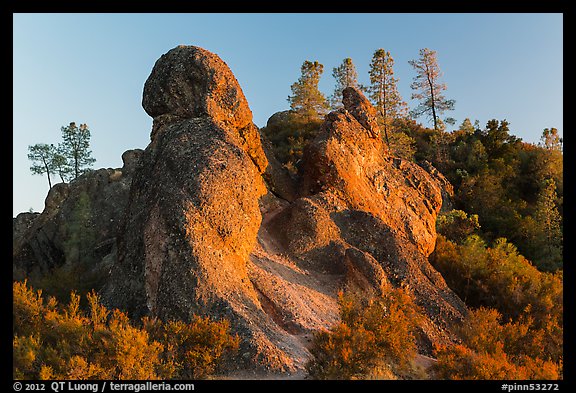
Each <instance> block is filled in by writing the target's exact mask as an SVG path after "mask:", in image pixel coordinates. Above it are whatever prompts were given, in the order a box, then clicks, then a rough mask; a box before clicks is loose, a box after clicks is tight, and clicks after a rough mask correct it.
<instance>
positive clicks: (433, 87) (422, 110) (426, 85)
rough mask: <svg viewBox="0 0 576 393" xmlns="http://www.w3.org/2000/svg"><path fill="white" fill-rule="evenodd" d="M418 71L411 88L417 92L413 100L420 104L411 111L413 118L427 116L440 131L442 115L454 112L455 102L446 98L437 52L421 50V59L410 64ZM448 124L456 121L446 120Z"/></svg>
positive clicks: (426, 49)
mask: <svg viewBox="0 0 576 393" xmlns="http://www.w3.org/2000/svg"><path fill="white" fill-rule="evenodd" d="M408 63H409V64H410V65H411V66H412V67H414V69H415V70H416V76H415V77H414V81H413V82H412V84H411V85H410V87H411V88H412V89H413V90H415V92H414V93H413V94H412V99H416V100H419V101H420V103H419V104H418V106H417V107H416V108H414V109H413V110H412V111H411V115H412V116H413V117H420V116H422V115H426V116H428V117H429V118H431V119H432V120H433V122H434V129H435V130H438V125H439V124H440V123H439V121H438V120H439V119H440V117H439V116H440V115H441V114H442V113H444V112H445V111H448V110H454V104H455V101H454V100H448V99H446V98H445V97H444V95H443V91H445V90H446V88H447V87H446V84H444V83H441V82H440V79H441V77H442V73H441V72H440V67H439V66H438V60H437V58H436V51H433V50H430V49H428V48H424V49H420V58H419V59H418V60H410V61H409V62H408ZM444 121H445V122H446V123H449V124H453V122H454V119H452V118H446V119H444Z"/></svg>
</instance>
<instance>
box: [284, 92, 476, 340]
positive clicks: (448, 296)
mask: <svg viewBox="0 0 576 393" xmlns="http://www.w3.org/2000/svg"><path fill="white" fill-rule="evenodd" d="M343 96H344V99H343V102H344V103H345V104H346V106H345V108H344V109H343V110H339V111H336V112H332V113H330V114H328V115H327V116H326V121H325V123H324V124H323V126H322V129H321V130H320V134H319V135H318V136H317V138H316V139H315V140H314V141H313V142H311V143H310V144H309V145H308V147H307V149H306V151H305V154H304V158H305V163H304V171H303V182H302V184H303V188H302V190H301V192H302V194H303V196H304V197H303V198H302V199H299V200H297V201H296V202H295V203H293V204H292V206H291V212H290V214H289V218H287V223H286V227H287V228H289V229H288V230H287V231H286V238H287V242H286V244H287V248H288V249H289V250H290V251H291V252H292V253H293V254H294V255H295V256H298V257H300V258H302V259H304V260H306V261H308V263H309V264H312V266H314V267H315V268H316V269H320V270H321V271H333V272H338V271H340V270H341V269H342V267H343V266H346V267H347V268H348V270H350V267H351V266H352V267H355V268H356V270H358V271H360V272H364V273H363V274H364V277H365V278H366V280H367V281H368V282H372V287H376V288H379V287H385V285H386V282H387V280H389V281H390V282H391V283H393V284H394V285H396V286H404V287H409V288H411V290H412V292H413V293H414V295H415V298H416V301H417V303H418V304H420V305H421V306H423V308H424V310H425V311H426V313H427V315H428V316H429V318H430V324H429V325H428V326H426V327H425V329H424V330H425V332H424V333H425V334H426V335H427V338H428V339H429V340H430V341H433V342H446V341H449V340H450V338H451V333H450V329H451V327H452V326H454V324H455V323H456V322H458V321H459V320H461V319H462V317H463V315H464V313H465V312H466V308H465V306H464V303H463V302H462V301H461V300H460V299H459V298H458V297H457V296H456V295H455V294H454V293H453V292H452V291H451V290H450V289H449V288H448V287H447V285H446V283H445V282H444V280H443V278H442V277H441V275H440V274H439V273H438V272H436V271H435V270H434V268H432V266H431V265H430V264H429V263H428V261H427V256H428V255H429V254H430V253H431V252H432V251H433V250H434V245H435V240H436V230H435V222H436V215H437V214H438V212H439V211H440V208H441V205H442V190H443V189H445V188H447V186H446V184H445V183H443V182H442V180H445V179H444V177H443V176H442V175H441V174H439V173H438V172H437V171H436V172H433V175H434V177H432V176H430V175H429V174H428V173H427V172H426V171H425V170H424V169H422V168H421V167H420V166H418V165H416V164H414V163H411V162H408V161H405V160H402V159H399V158H394V157H390V156H389V155H387V153H386V150H385V147H384V146H383V143H382V140H381V138H374V137H373V136H374V135H377V134H376V132H375V131H374V130H375V126H374V125H373V124H371V123H370V122H368V121H366V118H370V117H369V116H370V115H369V114H370V113H371V112H370V111H367V110H366V109H365V108H366V107H367V106H368V105H370V104H369V103H368V102H367V100H366V99H365V98H364V99H362V98H363V97H362V98H358V97H361V96H362V93H360V92H359V91H357V90H355V89H354V88H347V89H345V90H344V92H343ZM349 97H352V98H349ZM372 109H373V108H372ZM365 111H367V114H366V115H359V113H364V112H365ZM358 119H360V121H359V120H358ZM371 130H372V131H371ZM428 169H429V171H432V169H433V168H428ZM446 183H447V182H446ZM448 184H449V183H448ZM351 250H353V251H351ZM362 253H364V254H362ZM366 254H367V255H366ZM351 255H356V256H357V258H356V259H352V258H351ZM360 256H362V257H361V258H359V257H360ZM355 260H356V261H358V263H357V264H356V265H354V263H353V262H354V261H355ZM342 261H344V262H345V263H343V262H342ZM381 270H382V271H381ZM385 278H387V280H385Z"/></svg>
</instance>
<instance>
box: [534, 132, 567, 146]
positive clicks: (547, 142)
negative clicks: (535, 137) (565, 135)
mask: <svg viewBox="0 0 576 393" xmlns="http://www.w3.org/2000/svg"><path fill="white" fill-rule="evenodd" d="M563 142H564V141H563V139H562V138H561V137H560V135H559V134H558V130H557V129H556V128H554V127H552V128H545V129H544V131H543V132H542V136H541V137H540V143H538V146H540V147H543V148H545V149H547V150H556V151H562V143H563Z"/></svg>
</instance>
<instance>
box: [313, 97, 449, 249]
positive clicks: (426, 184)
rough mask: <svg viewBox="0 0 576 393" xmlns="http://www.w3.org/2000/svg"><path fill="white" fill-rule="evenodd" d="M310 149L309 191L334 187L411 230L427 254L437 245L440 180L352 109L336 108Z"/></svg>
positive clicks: (343, 195) (351, 203)
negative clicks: (397, 151) (399, 154)
mask: <svg viewBox="0 0 576 393" xmlns="http://www.w3.org/2000/svg"><path fill="white" fill-rule="evenodd" d="M350 89H352V88H350ZM358 94H361V93H358ZM364 105H366V104H364ZM372 109H373V108H372ZM305 154H306V165H305V170H304V182H303V184H304V187H303V192H304V193H305V195H310V194H315V193H317V192H319V191H322V190H328V189H330V190H333V191H334V192H337V194H338V196H339V197H340V198H341V199H342V200H344V201H346V203H347V204H348V206H349V207H351V208H353V209H356V210H362V211H366V212H370V213H372V214H373V215H375V216H376V217H378V218H380V219H381V220H382V221H383V222H384V223H386V224H387V225H389V226H390V227H392V228H398V229H399V230H400V231H401V232H405V233H406V234H407V235H408V237H409V239H411V240H412V241H413V242H414V244H416V245H417V246H418V248H419V250H420V251H421V252H422V253H423V254H424V255H426V256H428V255H429V254H430V253H431V252H432V251H433V250H434V243H435V241H436V229H435V222H436V216H437V214H438V212H439V211H440V207H441V206H442V196H441V192H440V187H439V185H438V184H437V182H436V181H435V180H434V179H433V178H432V177H431V176H430V175H429V174H428V173H427V172H426V171H425V170H423V169H422V168H421V167H419V166H418V165H416V164H414V163H411V162H407V161H404V160H401V159H398V158H393V157H389V156H388V155H387V154H386V148H385V146H384V145H383V143H382V139H381V138H373V137H372V134H370V133H369V131H368V129H366V127H364V126H362V124H360V123H359V122H358V121H357V120H356V119H355V118H354V117H353V116H352V115H351V113H349V112H332V113H330V114H329V115H328V116H327V117H326V122H325V123H324V125H323V127H322V130H321V132H320V135H319V136H318V138H317V139H316V140H315V141H313V142H312V143H311V145H310V146H309V147H308V149H307V151H306V153H305Z"/></svg>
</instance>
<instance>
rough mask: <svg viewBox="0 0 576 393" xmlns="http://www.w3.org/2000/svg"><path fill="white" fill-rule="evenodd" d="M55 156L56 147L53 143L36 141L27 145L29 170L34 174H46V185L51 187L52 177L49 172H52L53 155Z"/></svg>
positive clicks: (53, 168) (53, 169) (53, 167)
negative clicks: (29, 162) (30, 164)
mask: <svg viewBox="0 0 576 393" xmlns="http://www.w3.org/2000/svg"><path fill="white" fill-rule="evenodd" d="M55 156H56V148H55V147H54V145H48V144H46V143H37V144H35V145H31V146H28V159H29V160H30V161H32V166H31V167H30V171H31V172H32V173H33V174H34V175H42V174H44V173H45V174H46V177H47V178H48V187H49V188H52V179H51V177H50V174H54V171H55V166H54V157H55Z"/></svg>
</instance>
